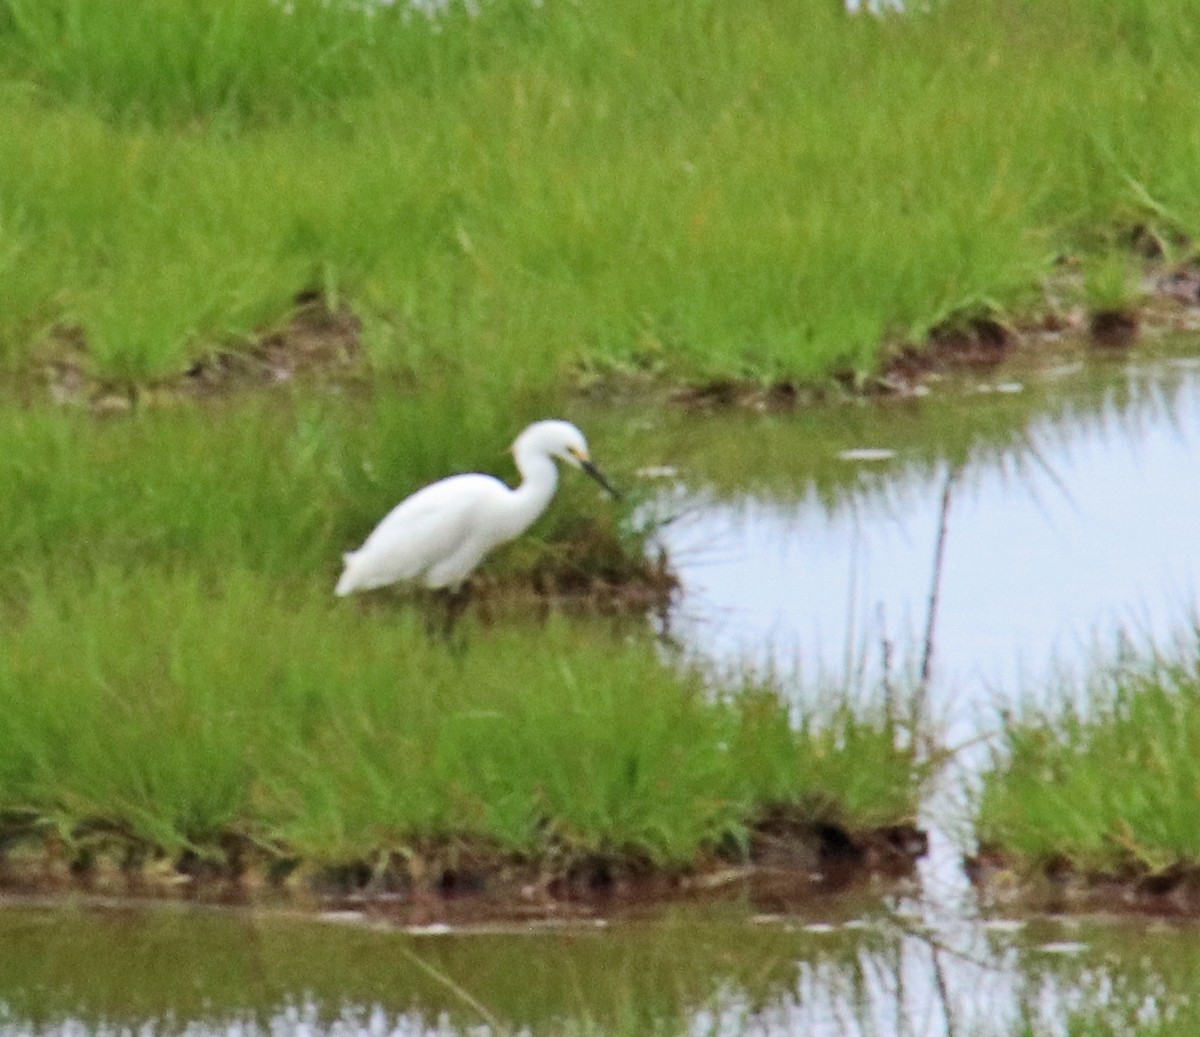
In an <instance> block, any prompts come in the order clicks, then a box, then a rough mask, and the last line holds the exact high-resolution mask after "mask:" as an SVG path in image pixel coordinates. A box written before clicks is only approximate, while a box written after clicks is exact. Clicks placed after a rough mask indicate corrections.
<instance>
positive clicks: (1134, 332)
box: [40, 257, 1200, 413]
mask: <svg viewBox="0 0 1200 1037" xmlns="http://www.w3.org/2000/svg"><path fill="white" fill-rule="evenodd" d="M1160 258H1161V257H1152V260H1153V259H1160ZM1078 281H1079V275H1078V272H1077V271H1076V270H1075V269H1074V266H1073V264H1072V262H1071V261H1070V260H1064V261H1063V263H1062V266H1061V269H1060V271H1059V273H1058V274H1056V276H1055V277H1054V278H1052V279H1051V280H1049V281H1048V282H1047V283H1046V284H1045V285H1043V287H1042V298H1041V302H1040V304H1039V305H1037V306H1035V307H1032V308H1031V309H1030V311H1029V312H1027V313H1018V314H993V313H984V314H963V315H959V316H956V317H952V318H950V319H948V320H947V321H945V322H944V323H942V324H940V325H938V326H937V327H935V328H933V329H932V330H931V331H930V332H929V334H928V335H927V336H926V338H925V339H924V340H922V341H916V342H914V341H911V340H895V341H890V342H885V343H884V344H883V346H882V348H881V351H880V362H879V366H878V370H877V371H876V372H875V373H866V374H864V373H863V372H855V371H849V370H847V371H831V372H830V376H829V378H828V379H827V380H823V381H816V382H807V381H796V380H788V379H783V380H779V381H776V382H773V383H769V384H764V382H763V381H762V380H761V379H753V378H750V379H747V378H742V377H739V376H732V375H731V376H729V377H721V378H715V379H711V380H708V381H703V382H695V383H682V384H681V383H680V381H679V380H677V379H672V378H671V377H670V375H669V374H668V375H662V374H645V375H640V374H637V373H631V372H628V371H626V372H618V373H608V374H605V373H600V374H596V373H595V372H589V374H588V375H587V376H586V378H581V380H580V382H578V383H577V384H576V385H575V386H574V389H575V390H576V391H578V392H582V393H583V394H584V395H588V396H598V397H601V398H610V397H611V398H615V399H621V398H625V397H633V398H639V399H645V398H646V397H653V398H662V399H664V400H667V401H670V402H673V403H677V404H681V405H686V406H700V407H708V406H718V407H727V406H743V407H750V408H753V409H757V410H773V409H788V408H791V407H795V406H800V405H804V404H808V403H814V402H817V401H819V400H822V399H825V398H828V397H830V396H832V395H837V394H840V393H849V394H852V395H865V396H876V395H880V396H890V395H901V396H903V395H913V394H920V393H921V392H922V391H923V386H925V384H926V383H927V382H928V381H929V380H930V379H931V378H936V377H937V376H939V375H942V374H946V373H952V372H957V371H964V370H979V369H984V370H986V369H989V368H993V367H995V366H997V365H999V364H1000V363H1002V362H1003V361H1005V360H1007V359H1009V358H1010V357H1013V356H1015V355H1018V354H1020V355H1037V354H1040V353H1047V352H1056V353H1068V354H1071V353H1075V354H1081V353H1087V352H1089V351H1095V350H1100V351H1112V350H1123V349H1126V348H1129V347H1131V346H1135V345H1136V343H1137V342H1138V341H1140V340H1141V339H1143V338H1150V337H1154V336H1159V335H1164V334H1171V333H1182V332H1191V331H1196V330H1197V329H1200V263H1196V262H1187V263H1181V264H1166V263H1164V262H1161V261H1160V262H1157V263H1155V262H1153V261H1152V262H1151V265H1150V267H1149V272H1148V273H1147V274H1146V276H1145V278H1144V281H1143V284H1142V286H1141V293H1140V294H1138V295H1131V296H1130V298H1129V299H1128V301H1126V302H1123V303H1121V304H1119V305H1112V306H1109V307H1104V308H1095V309H1091V310H1089V309H1087V308H1085V307H1084V306H1082V305H1079V304H1068V303H1066V302H1064V301H1063V297H1064V296H1071V297H1073V296H1077V295H1078V291H1077V290H1076V291H1074V292H1072V291H1068V290H1067V289H1068V286H1071V285H1074V286H1076V289H1077V282H1078ZM40 352H41V357H42V361H41V369H42V376H43V377H42V381H43V384H44V385H45V391H46V392H47V393H48V394H49V396H50V397H51V398H52V399H53V400H55V401H56V402H58V403H62V404H68V405H75V406H82V407H86V408H88V409H91V410H94V411H96V412H97V413H121V412H125V411H129V410H133V409H136V408H137V407H140V406H156V405H169V404H171V403H174V402H178V401H182V400H196V399H207V398H214V397H217V398H219V397H222V396H225V395H228V394H229V393H233V392H240V391H246V390H255V389H259V390H261V389H269V388H271V387H273V386H280V385H286V384H293V383H306V382H307V383H313V384H322V385H326V386H328V385H337V386H341V387H342V388H343V389H355V388H359V389H364V388H366V387H368V386H369V385H370V384H372V383H373V382H376V381H377V380H378V377H379V376H378V375H377V374H376V373H374V372H372V370H371V368H370V361H369V358H368V357H367V356H366V352H365V350H364V348H363V325H362V321H361V320H360V319H359V318H358V316H357V315H356V314H355V313H354V312H353V310H352V309H350V308H349V307H348V306H347V305H345V304H344V303H339V304H338V305H337V306H332V307H331V306H330V305H329V304H328V303H327V302H326V300H324V299H323V298H321V297H320V295H319V294H317V293H313V292H306V293H304V294H302V295H301V296H299V297H297V299H296V306H295V309H294V310H293V312H292V314H291V315H290V316H289V317H288V318H287V319H286V320H284V321H281V322H279V323H278V324H277V325H275V326H273V327H271V328H267V329H264V330H263V331H261V332H260V333H259V334H257V335H256V336H255V337H253V338H252V339H251V340H249V341H242V342H236V343H231V344H227V345H225V344H222V345H216V346H214V348H212V349H211V350H210V351H209V352H208V353H206V354H205V355H204V356H203V357H201V358H200V359H198V360H196V361H194V362H193V363H192V364H191V365H190V366H189V367H188V368H187V369H186V370H184V371H182V372H180V373H179V374H177V375H173V376H168V377H166V378H159V379H156V380H151V381H148V382H131V381H124V382H120V381H113V380H111V379H105V378H104V377H102V376H98V375H96V374H94V373H93V372H92V371H91V370H90V364H89V360H88V347H87V342H86V341H85V339H84V337H83V335H82V333H81V332H79V331H77V330H76V329H72V328H59V329H55V330H53V331H52V332H51V333H50V334H49V335H48V337H47V340H46V342H45V343H44V345H43V347H42V349H41V351H40ZM389 377H392V376H389ZM402 380H403V379H402ZM410 382H411V379H410ZM585 383H586V384H585ZM401 387H402V388H405V389H408V390H415V389H418V388H419V386H417V385H415V384H406V385H403V386H401Z"/></svg>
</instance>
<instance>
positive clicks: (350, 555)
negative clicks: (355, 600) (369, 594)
mask: <svg viewBox="0 0 1200 1037" xmlns="http://www.w3.org/2000/svg"><path fill="white" fill-rule="evenodd" d="M354 555H355V552H354V551H347V552H346V553H345V554H344V555H342V561H343V562H344V563H345V565H346V568H345V569H343V570H342V575H341V577H340V578H339V579H338V582H337V586H336V587H334V588H333V593H334V594H336V595H337V596H338V597H339V598H343V597H345V596H346V595H347V594H351V593H353V592H354V591H355V590H357V589H358V580H357V578H356V576H355V572H354Z"/></svg>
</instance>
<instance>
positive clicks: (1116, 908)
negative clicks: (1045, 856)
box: [964, 846, 1200, 918]
mask: <svg viewBox="0 0 1200 1037" xmlns="http://www.w3.org/2000/svg"><path fill="white" fill-rule="evenodd" d="M964 867H965V869H966V872H967V876H968V877H969V878H970V880H971V885H972V886H973V887H974V888H975V890H976V892H977V893H978V894H979V897H980V899H981V901H982V902H983V903H984V904H985V905H986V906H989V907H1000V906H1006V907H1012V906H1015V907H1018V908H1020V909H1022V910H1026V911H1034V912H1041V913H1047V914H1067V913H1073V912H1074V913H1097V912H1099V913H1117V914H1122V913H1125V914H1142V915H1159V916H1168V917H1185V918H1196V917H1200V864H1196V863H1195V862H1192V861H1177V862H1175V863H1174V864H1171V865H1170V866H1168V867H1165V868H1158V869H1155V868H1151V867H1149V866H1148V865H1147V864H1145V863H1144V862H1141V861H1138V860H1135V859H1134V858H1132V857H1130V858H1128V859H1127V860H1125V861H1122V862H1121V863H1120V864H1118V865H1116V866H1114V867H1112V868H1109V869H1096V868H1088V867H1084V866H1082V865H1081V864H1079V863H1077V862H1075V861H1073V860H1072V859H1071V858H1069V857H1067V856H1065V855H1060V856H1057V857H1053V858H1051V859H1049V860H1044V861H1032V860H1025V859H1023V858H1021V857H1020V856H1018V855H1016V854H1011V853H1007V852H1006V851H1004V850H1002V849H999V848H997V847H990V846H989V847H982V848H981V849H980V850H979V852H978V853H975V854H972V855H970V856H968V857H967V858H965V859H964Z"/></svg>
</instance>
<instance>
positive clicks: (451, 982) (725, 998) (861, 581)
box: [0, 352, 1200, 1037]
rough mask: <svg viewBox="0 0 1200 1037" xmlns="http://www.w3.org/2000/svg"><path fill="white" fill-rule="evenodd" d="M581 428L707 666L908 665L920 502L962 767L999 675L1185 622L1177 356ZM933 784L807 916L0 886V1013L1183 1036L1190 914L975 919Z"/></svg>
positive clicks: (870, 670) (1198, 445)
mask: <svg viewBox="0 0 1200 1037" xmlns="http://www.w3.org/2000/svg"><path fill="white" fill-rule="evenodd" d="M586 420H587V426H588V428H589V431H590V432H592V437H593V440H594V441H595V442H596V443H597V444H601V443H603V444H604V445H605V446H606V447H607V449H608V452H609V453H610V454H611V455H613V456H615V457H619V458H621V457H623V458H625V463H626V466H627V469H628V471H627V474H632V471H633V469H634V468H636V467H641V468H643V469H644V474H643V476H642V477H641V483H642V485H643V486H644V487H646V488H647V495H648V497H649V498H651V499H652V501H653V503H652V504H651V505H648V506H650V507H653V508H655V509H657V510H658V511H660V512H664V513H670V514H672V515H676V516H677V517H676V519H675V521H673V522H672V523H671V524H670V525H668V526H667V527H666V528H665V529H664V530H663V533H662V537H663V540H664V543H665V544H666V546H667V548H668V549H669V550H670V551H671V553H672V554H673V556H674V558H675V560H676V564H677V566H678V568H679V570H680V572H681V575H682V578H683V585H684V589H683V595H682V600H681V602H680V604H679V607H678V608H677V609H676V611H675V612H674V613H673V614H672V615H671V616H670V617H669V618H668V620H667V624H666V625H667V627H668V630H667V631H666V632H667V633H669V634H670V636H671V637H673V638H675V639H677V640H678V641H680V642H681V643H682V644H683V645H684V646H685V648H686V649H687V651H689V652H691V653H693V654H696V655H701V656H704V657H707V658H710V659H712V660H713V661H715V662H718V663H729V662H735V661H737V662H740V661H751V662H754V663H757V664H761V665H772V666H774V667H776V668H777V669H780V670H783V671H791V670H792V669H793V668H795V669H797V670H798V675H797V677H796V680H795V683H794V687H795V688H796V694H797V695H798V696H802V695H805V694H812V693H813V689H814V688H818V689H819V687H820V685H821V682H822V681H824V680H828V681H836V682H839V683H841V682H842V681H844V680H845V678H846V675H847V674H848V673H849V674H851V675H852V676H853V677H854V679H856V680H859V681H861V683H862V685H863V687H864V688H868V689H870V688H871V687H873V684H872V682H873V680H874V678H875V677H877V676H878V674H879V672H880V669H881V667H882V666H883V664H884V660H885V659H886V660H887V665H888V666H889V667H891V668H893V669H895V670H897V671H900V670H907V671H909V672H912V671H915V670H918V669H919V668H920V666H921V663H922V661H923V656H924V654H925V635H926V627H927V622H928V607H929V595H930V588H931V585H932V583H933V575H934V554H935V543H936V541H937V539H938V532H939V527H940V526H941V525H943V511H944V528H945V538H944V548H945V549H944V558H943V563H942V566H941V573H940V579H939V581H938V583H939V593H940V597H939V608H938V612H937V616H936V624H935V627H934V631H933V635H934V636H933V638H932V644H933V652H932V659H931V661H932V664H933V670H932V672H933V680H932V682H931V685H930V692H931V696H932V706H933V712H934V715H935V717H936V718H937V719H938V720H939V721H940V722H941V723H942V730H943V733H944V737H945V739H946V741H947V742H948V743H949V744H960V743H975V744H976V746H977V749H978V752H976V753H975V754H972V753H964V754H961V756H960V762H961V763H962V765H963V767H964V768H965V775H966V776H967V777H969V771H970V768H971V767H972V766H973V765H974V764H973V761H977V760H978V759H979V752H982V751H984V750H985V749H986V745H987V741H986V737H987V734H988V732H989V731H990V730H991V729H992V728H993V727H994V725H995V721H996V714H997V709H998V708H999V707H1000V706H1001V705H1003V704H1004V703H1005V702H1007V701H1010V700H1011V699H1012V697H1013V696H1016V695H1018V694H1021V693H1024V694H1031V695H1038V694H1042V693H1044V692H1045V691H1046V689H1047V688H1049V687H1052V686H1053V684H1054V681H1055V679H1056V674H1057V673H1058V672H1059V671H1064V670H1065V671H1069V670H1079V669H1081V668H1085V667H1086V666H1088V665H1089V664H1091V663H1092V662H1094V660H1095V658H1096V656H1097V651H1098V649H1099V650H1103V651H1108V650H1113V649H1114V648H1115V646H1116V642H1117V640H1118V638H1119V637H1120V636H1124V635H1129V634H1130V633H1132V634H1133V635H1134V636H1135V637H1136V638H1147V637H1157V638H1160V639H1165V638H1168V637H1170V636H1172V635H1173V634H1174V633H1177V632H1178V631H1180V630H1181V629H1183V628H1185V627H1186V626H1187V625H1188V624H1189V622H1190V620H1191V611H1192V606H1193V600H1192V596H1193V588H1195V587H1196V586H1197V581H1198V580H1200V519H1198V518H1197V515H1198V513H1200V507H1198V506H1200V478H1196V477H1194V475H1193V473H1194V472H1195V471H1196V470H1197V461H1200V365H1198V364H1197V363H1196V362H1195V361H1193V360H1191V359H1189V358H1186V357H1179V356H1171V355H1166V354H1164V355H1160V356H1158V357H1150V356H1148V354H1147V353H1145V352H1143V353H1140V354H1139V357H1138V359H1137V360H1136V361H1133V362H1127V361H1125V360H1111V359H1110V360H1108V361H1105V362H1097V363H1093V364H1090V365H1088V366H1085V367H1080V366H1079V365H1077V364H1072V365H1062V364H1058V365H1055V364H1049V365H1042V366H1038V367H1030V368H1029V369H1027V370H1022V371H1020V372H1016V371H1014V370H1012V369H1006V371H1005V373H1004V375H1003V378H1002V379H989V378H982V379H981V378H978V377H976V378H970V379H961V380H947V381H945V382H941V383H936V384H935V385H934V386H933V387H932V391H931V392H930V394H929V395H927V396H925V397H923V398H919V399H914V400H893V401H886V402H883V403H881V404H878V405H864V404H862V403H861V402H846V403H843V404H836V405H831V406H828V407H821V408H807V409H804V410H802V411H798V412H796V413H790V414H763V415H755V414H746V413H737V414H719V413H718V414H710V415H706V416H705V417H704V420H697V418H696V416H695V415H690V414H682V413H680V412H678V411H662V410H654V411H649V410H648V411H645V412H635V413H633V414H632V415H631V414H630V412H628V411H622V412H620V413H617V414H613V413H611V412H610V413H608V414H607V415H605V414H604V413H599V414H593V415H588V416H587V419H586ZM947 486H949V493H948V497H946V496H945V495H946V489H947ZM944 499H946V500H948V504H947V506H946V507H945V508H944V509H943V500H944ZM885 645H886V646H887V648H886V650H885V649H884V646H885ZM963 776H964V771H960V772H959V774H958V775H956V776H955V779H954V780H955V781H957V780H959V779H961V778H962V777H963ZM952 784H953V783H952ZM951 791H952V790H951ZM955 805H956V804H955V800H954V797H953V795H949V794H947V792H946V790H945V789H943V790H941V792H940V793H939V794H938V798H937V799H936V800H935V801H934V802H932V803H931V804H930V805H929V807H928V809H927V811H926V817H925V822H926V823H927V824H928V825H929V826H930V827H931V828H932V829H933V835H934V843H933V850H932V853H931V858H930V860H929V862H928V863H927V864H926V865H925V866H924V868H923V889H922V893H921V895H920V896H919V897H914V898H907V897H901V896H897V895H895V894H893V895H891V896H885V897H883V898H880V899H878V900H876V901H873V902H872V903H871V905H870V906H868V907H866V908H864V907H862V906H861V905H847V904H845V903H842V904H836V903H831V904H829V905H827V906H826V907H825V908H824V909H822V911H821V912H820V913H818V914H815V915H812V916H809V917H800V916H793V917H788V918H774V917H761V916H755V913H754V912H755V910H756V909H755V908H754V907H753V906H752V905H750V904H738V903H734V904H725V905H722V906H718V907H708V908H699V907H694V906H693V907H679V906H675V907H671V908H668V909H666V910H665V911H664V912H662V913H661V914H659V915H657V916H655V917H654V918H641V919H623V920H622V919H613V920H611V921H610V922H608V923H606V924H601V925H590V924H587V925H577V926H575V927H562V926H559V927H555V926H551V925H545V926H537V927H527V928H523V929H520V930H515V931H514V930H508V931H503V930H496V931H491V932H473V933H463V932H457V933H447V932H440V931H427V932H423V933H412V932H407V933H406V932H398V931H394V930H391V931H389V930H386V929H384V928H381V927H377V926H375V925H374V924H373V923H371V922H369V921H368V920H367V919H363V918H359V917H357V916H353V915H340V916H336V917H332V918H329V919H326V920H324V921H313V920H302V919H297V918H289V917H283V916H278V915H267V914H264V913H262V912H248V913H236V912H221V911H214V910H211V909H198V908H197V909H190V910H189V909H186V908H182V909H181V908H179V907H172V908H165V909H164V908H160V909H153V910H143V909H134V908H128V907H125V908H114V907H96V906H94V905H93V906H90V907H86V908H85V907H83V906H79V905H76V906H70V905H68V906H65V907H64V906H62V905H58V906H55V907H50V906H31V905H28V904H26V905H23V906H22V905H12V904H10V905H8V906H6V907H5V908H4V909H0V1037H5V1035H10V1034H11V1035H15V1034H25V1033H71V1034H93V1033H94V1034H101V1033H103V1034H110V1033H135V1032H136V1033H139V1034H147V1035H149V1034H168V1033H184V1032H187V1033H189V1034H210V1033H221V1034H254V1033H260V1032H261V1033H279V1034H300V1033H304V1034H324V1033H330V1034H346V1035H349V1034H372V1035H374V1034H391V1033H396V1034H410V1033H411V1034H417V1033H422V1034H423V1033H460V1032H472V1033H474V1032H505V1033H509V1032H521V1033H530V1034H541V1033H563V1032H568V1033H580V1032H582V1033H639V1034H640V1033H689V1034H696V1033H704V1034H707V1033H719V1034H742V1033H758V1034H806V1035H808V1034H812V1035H826V1034H828V1035H841V1034H888V1035H893V1037H899V1035H907V1034H945V1035H957V1034H971V1035H988V1034H1016V1033H1022V1032H1030V1033H1038V1034H1041V1033H1047V1034H1064V1033H1071V1032H1079V1031H1080V1030H1081V1029H1087V1030H1088V1032H1093V1033H1125V1032H1130V1033H1132V1032H1142V1031H1145V1030H1147V1029H1148V1028H1153V1027H1155V1026H1158V1025H1159V1024H1162V1025H1163V1029H1162V1031H1161V1032H1167V1033H1181V1034H1183V1033H1193V1032H1200V1028H1198V1027H1197V1025H1196V1024H1197V1022H1200V1020H1197V1018H1196V1013H1197V1012H1198V1011H1200V1009H1196V1008H1193V1007H1191V1006H1190V1005H1189V1003H1188V996H1189V994H1190V993H1191V992H1192V991H1194V990H1195V989H1197V981H1198V980H1200V939H1197V937H1198V936H1200V933H1198V932H1197V931H1196V929H1195V928H1194V927H1193V926H1191V925H1180V926H1178V927H1173V926H1168V925H1164V924H1159V923H1153V922H1144V921H1139V920H1128V919H1127V920H1124V921H1120V922H1107V923H1106V922H1100V921H1096V920H1092V921H1088V922H1080V921H1068V920H1056V919H1034V920H1025V919H1020V918H1011V919H1010V918H996V917H990V918H980V917H978V913H977V911H976V910H975V908H974V904H973V901H972V899H971V897H970V893H969V890H968V889H967V887H966V884H965V881H964V879H963V877H962V873H961V869H960V868H959V865H958V861H959V857H960V854H961V851H962V849H963V847H964V845H969V834H967V835H966V836H962V835H959V836H953V835H952V834H951V832H952V830H953V829H954V824H953V821H954V818H953V816H952V815H953V811H954V809H955ZM1085 1024H1086V1025H1085ZM1089 1026H1090V1027H1091V1028H1090V1029H1088V1027H1089ZM1155 1032H1159V1031H1158V1030H1155Z"/></svg>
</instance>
